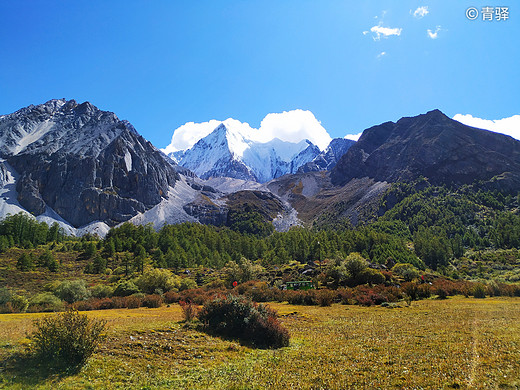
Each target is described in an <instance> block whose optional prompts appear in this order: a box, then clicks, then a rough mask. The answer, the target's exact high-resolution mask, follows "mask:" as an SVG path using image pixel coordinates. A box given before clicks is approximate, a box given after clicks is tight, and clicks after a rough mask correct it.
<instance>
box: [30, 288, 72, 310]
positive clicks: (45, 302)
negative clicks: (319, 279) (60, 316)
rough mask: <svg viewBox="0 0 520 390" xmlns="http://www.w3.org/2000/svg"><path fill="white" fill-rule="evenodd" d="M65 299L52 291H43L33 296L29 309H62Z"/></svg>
mask: <svg viewBox="0 0 520 390" xmlns="http://www.w3.org/2000/svg"><path fill="white" fill-rule="evenodd" d="M64 306H65V305H64V304H63V301H62V300H61V299H59V298H58V297H57V296H56V295H54V294H52V293H50V292H43V293H40V294H37V295H35V296H33V297H32V298H31V299H30V300H29V307H28V309H27V310H28V311H30V312H39V311H61V310H63V308H64Z"/></svg>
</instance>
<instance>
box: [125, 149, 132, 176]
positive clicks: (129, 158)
mask: <svg viewBox="0 0 520 390" xmlns="http://www.w3.org/2000/svg"><path fill="white" fill-rule="evenodd" d="M125 164H126V171H127V172H130V171H131V170H132V155H131V154H130V152H129V151H128V150H127V151H126V152H125Z"/></svg>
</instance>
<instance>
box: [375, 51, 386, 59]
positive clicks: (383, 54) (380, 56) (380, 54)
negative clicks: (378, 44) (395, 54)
mask: <svg viewBox="0 0 520 390" xmlns="http://www.w3.org/2000/svg"><path fill="white" fill-rule="evenodd" d="M384 56H386V51H382V52H381V53H379V54H378V55H377V58H378V59H379V58H383V57H384Z"/></svg>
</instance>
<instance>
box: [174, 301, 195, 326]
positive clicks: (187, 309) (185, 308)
mask: <svg viewBox="0 0 520 390" xmlns="http://www.w3.org/2000/svg"><path fill="white" fill-rule="evenodd" d="M179 305H180V306H181V309H182V315H183V317H184V321H186V322H191V321H193V319H194V318H195V317H197V314H198V312H199V309H198V308H197V306H195V305H194V304H193V303H191V302H185V301H179Z"/></svg>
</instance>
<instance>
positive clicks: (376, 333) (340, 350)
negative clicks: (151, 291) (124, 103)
mask: <svg viewBox="0 0 520 390" xmlns="http://www.w3.org/2000/svg"><path fill="white" fill-rule="evenodd" d="M271 306H272V307H273V308H274V309H276V310H278V312H279V314H280V317H281V321H282V323H283V324H284V325H285V326H286V327H287V328H288V329H289V331H290V332H291V335H292V338H291V345H290V346H289V347H287V348H282V349H280V350H254V349H250V348H247V347H244V346H241V345H239V344H237V343H235V342H232V341H226V340H221V339H218V338H213V337H210V336H208V335H206V334H204V333H200V332H198V331H196V330H193V329H190V328H186V327H183V326H182V324H180V323H179V321H180V320H181V317H182V315H181V311H180V308H179V307H178V306H177V305H174V306H172V307H170V308H168V307H162V308H160V309H133V310H129V309H121V310H107V311H99V312H89V313H88V315H89V316H92V317H97V318H105V319H107V321H108V323H109V331H108V340H107V342H106V343H105V344H104V345H103V346H102V347H101V348H100V350H99V351H98V352H97V353H96V354H95V356H94V357H93V358H92V359H91V360H90V361H89V362H88V364H87V365H86V366H85V367H83V369H82V370H81V371H80V372H79V373H77V374H74V375H71V376H68V377H57V376H50V377H48V378H43V379H42V378H40V379H35V378H32V379H31V378H23V376H22V377H20V373H13V372H12V371H10V370H9V369H6V370H4V371H2V372H1V373H0V387H2V386H3V387H5V388H17V389H22V388H27V387H29V386H30V387H36V388H55V387H56V388H64V389H78V388H100V389H101V388H103V389H105V388H107V389H115V388H149V389H154V388H164V389H173V388H190V389H191V388H195V389H197V388H200V389H203V388H204V389H213V388H216V389H229V388H235V389H264V388H272V389H280V388H289V389H299V388H302V389H306V388H313V389H320V388H323V389H344V388H396V389H397V388H399V389H401V388H404V389H428V388H430V389H442V388H471V389H473V388H476V389H490V388H518V387H520V321H519V320H520V299H511V298H487V299H481V300H478V299H467V298H461V297H456V298H452V299H449V300H445V301H439V300H425V301H420V302H414V303H413V304H412V306H411V307H402V308H396V309H387V308H381V307H372V308H363V307H358V306H341V305H333V306H332V307H324V308H322V307H304V306H291V305H286V304H271ZM36 316H40V314H38V315H35V314H24V315H0V346H3V351H2V352H1V353H2V356H3V357H5V356H6V355H7V354H8V353H11V352H12V351H13V350H15V349H16V348H17V347H16V346H13V345H16V344H17V343H19V341H20V340H22V338H23V337H24V335H25V332H26V331H27V330H29V329H30V327H31V323H32V320H33V319H34V318H35V317H36ZM9 345H10V346H9ZM15 375H16V377H15Z"/></svg>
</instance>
